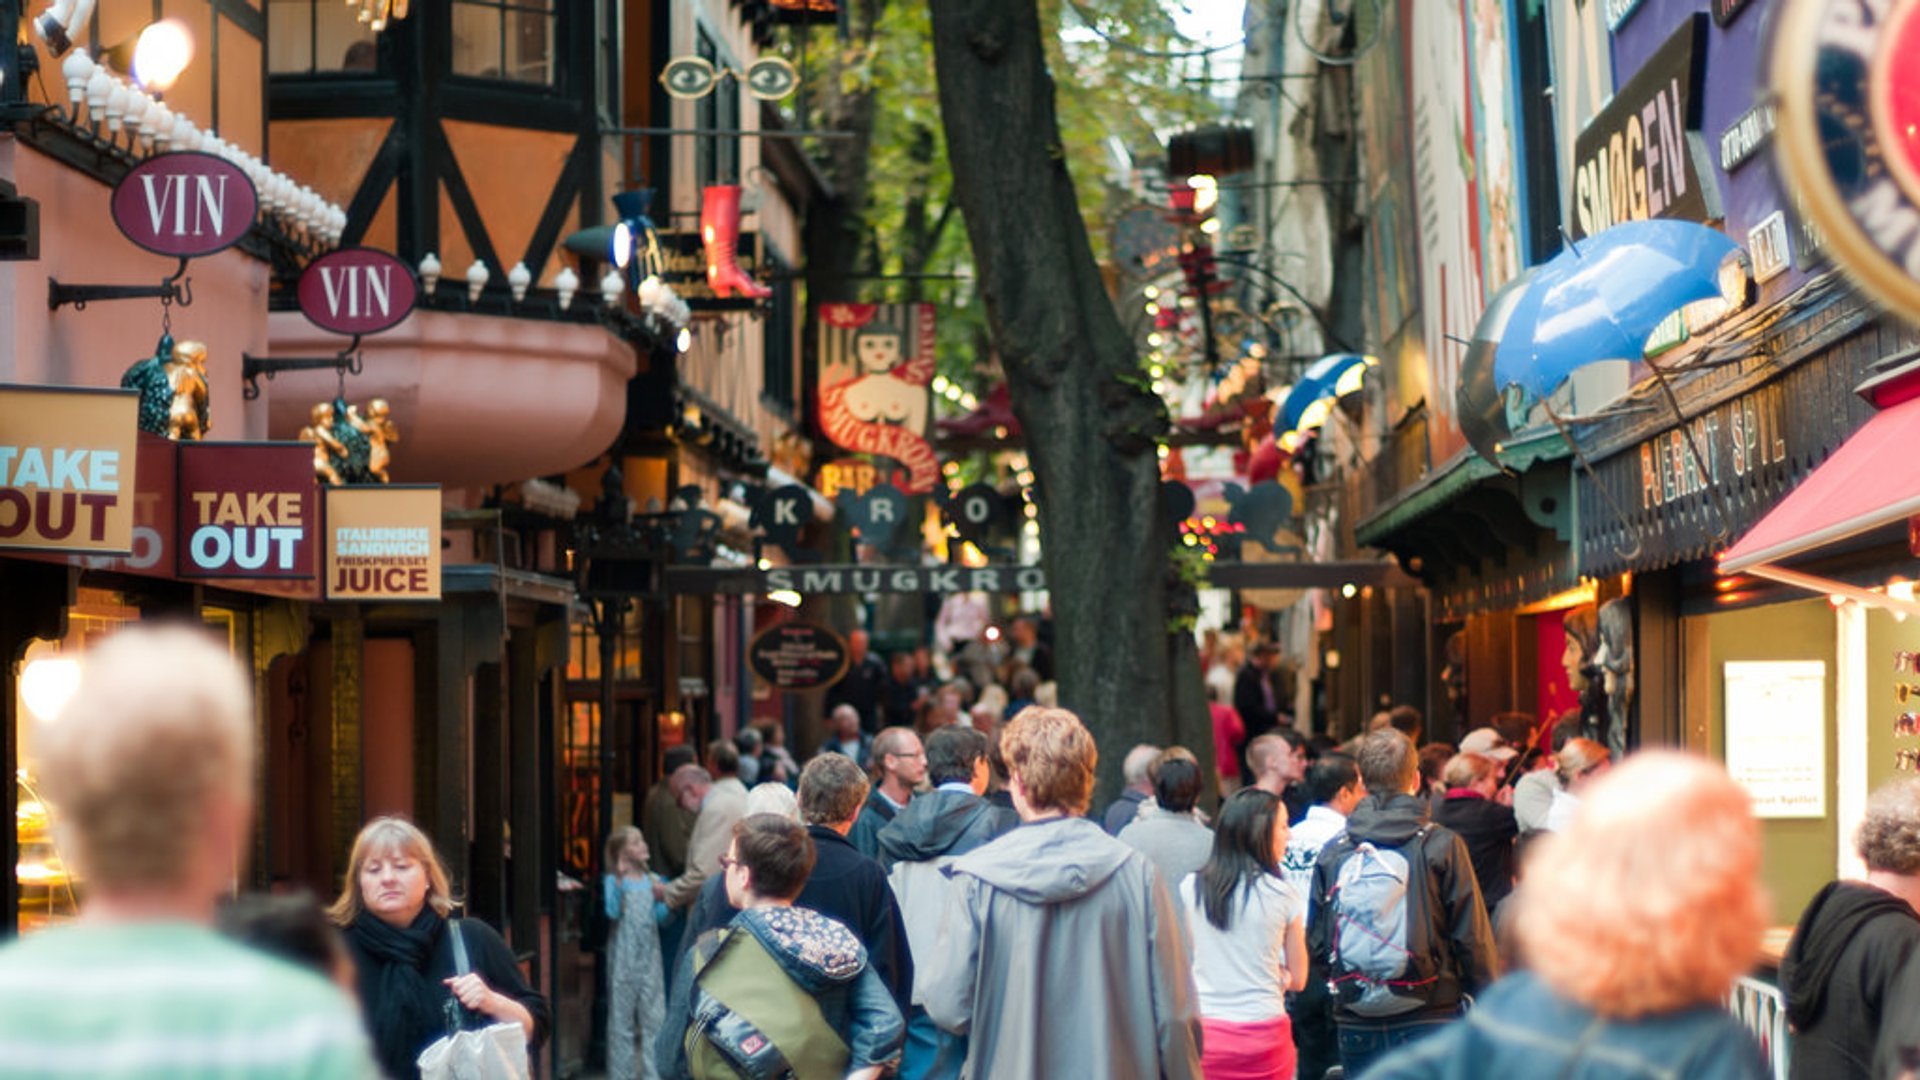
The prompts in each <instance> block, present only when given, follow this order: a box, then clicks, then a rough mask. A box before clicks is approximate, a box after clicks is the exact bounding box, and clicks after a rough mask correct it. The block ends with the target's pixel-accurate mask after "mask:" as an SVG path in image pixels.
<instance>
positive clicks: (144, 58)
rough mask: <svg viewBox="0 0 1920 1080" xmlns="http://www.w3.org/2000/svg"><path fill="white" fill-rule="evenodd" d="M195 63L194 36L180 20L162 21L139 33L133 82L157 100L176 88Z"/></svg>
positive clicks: (134, 50) (135, 50)
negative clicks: (174, 85)
mask: <svg viewBox="0 0 1920 1080" xmlns="http://www.w3.org/2000/svg"><path fill="white" fill-rule="evenodd" d="M192 62H193V35H192V34H190V33H188V32H187V24H186V23H183V22H181V21H180V20H179V19H161V20H160V21H159V22H157V23H153V24H152V25H150V26H148V27H147V28H146V29H145V30H142V31H140V40H139V41H138V42H137V43H135V45H134V46H133V80H134V81H135V82H137V83H139V84H140V87H141V89H143V90H145V91H147V92H148V93H149V94H152V95H154V96H155V97H158V96H160V95H161V94H164V93H166V92H167V91H168V90H171V89H173V84H174V82H175V80H177V79H179V78H180V73H181V72H183V71H185V70H187V65H188V64H190V63H192Z"/></svg>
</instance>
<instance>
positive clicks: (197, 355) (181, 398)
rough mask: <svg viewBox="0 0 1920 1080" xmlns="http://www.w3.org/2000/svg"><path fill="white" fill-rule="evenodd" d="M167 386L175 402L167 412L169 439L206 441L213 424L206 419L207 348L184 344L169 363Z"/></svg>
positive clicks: (196, 344) (175, 351)
mask: <svg viewBox="0 0 1920 1080" xmlns="http://www.w3.org/2000/svg"><path fill="white" fill-rule="evenodd" d="M166 372H167V386H168V388H169V389H171V390H172V391H173V401H172V403H171V404H170V405H169V406H168V408H167V438H169V439H176V440H178V439H188V440H197V439H204V438H206V437H207V432H208V431H210V430H212V428H213V423H212V421H211V419H210V418H209V417H208V416H207V346H206V344H205V343H204V342H199V341H182V342H180V343H178V344H176V345H175V346H174V347H173V358H172V359H171V360H169V361H167V364H166Z"/></svg>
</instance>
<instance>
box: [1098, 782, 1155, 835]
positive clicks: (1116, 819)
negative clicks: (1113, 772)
mask: <svg viewBox="0 0 1920 1080" xmlns="http://www.w3.org/2000/svg"><path fill="white" fill-rule="evenodd" d="M1146 801H1147V796H1146V793H1145V792H1140V791H1135V790H1133V789H1132V788H1128V789H1127V790H1125V791H1123V792H1121V793H1120V797H1119V798H1117V799H1115V800H1113V801H1112V802H1110V803H1108V804H1107V810H1106V813H1104V814H1101V815H1100V825H1101V827H1102V828H1104V829H1106V830H1107V835H1108V836H1119V835H1120V830H1121V829H1124V828H1126V827H1127V826H1129V825H1131V824H1133V819H1134V818H1137V817H1139V816H1140V804H1141V803H1143V802H1146Z"/></svg>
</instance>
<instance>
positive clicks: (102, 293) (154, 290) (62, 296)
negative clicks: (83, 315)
mask: <svg viewBox="0 0 1920 1080" xmlns="http://www.w3.org/2000/svg"><path fill="white" fill-rule="evenodd" d="M95 300H158V301H160V302H161V303H163V304H169V305H171V304H179V305H180V306H181V307H190V306H192V304H193V279H192V278H190V277H188V276H187V260H186V259H184V258H183V259H181V260H180V265H179V266H178V267H177V268H175V270H174V271H173V274H172V275H171V276H169V277H167V278H164V279H162V280H161V282H160V284H158V285H63V284H61V283H60V281H59V280H57V279H55V278H48V279H47V310H48V311H58V310H60V309H61V308H62V307H64V306H66V305H67V304H72V305H73V309H74V310H75V311H85V310H87V305H88V304H89V303H91V302H92V301H95Z"/></svg>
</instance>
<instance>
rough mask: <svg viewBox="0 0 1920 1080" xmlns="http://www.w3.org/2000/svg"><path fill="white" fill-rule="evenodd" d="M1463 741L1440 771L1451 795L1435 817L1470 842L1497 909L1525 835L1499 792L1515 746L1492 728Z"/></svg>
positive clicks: (1484, 888) (1477, 872)
mask: <svg viewBox="0 0 1920 1080" xmlns="http://www.w3.org/2000/svg"><path fill="white" fill-rule="evenodd" d="M1460 746H1461V751H1460V753H1458V754H1455V755H1454V756H1453V757H1452V758H1451V759H1450V760H1449V761H1448V762H1447V766H1446V769H1445V770H1443V771H1442V772H1441V774H1440V779H1441V781H1442V782H1443V783H1445V784H1446V786H1447V795H1446V798H1445V799H1444V800H1443V801H1442V802H1441V803H1440V805H1439V806H1438V807H1437V808H1436V809H1435V811H1434V815H1433V820H1434V821H1436V822H1438V823H1439V824H1441V825H1444V826H1446V827H1447V828H1449V829H1452V830H1453V831H1454V832H1456V833H1458V834H1459V835H1460V839H1462V840H1465V841H1466V842H1467V859H1468V861H1469V862H1471V863H1472V864H1473V876H1474V877H1475V878H1478V879H1479V881H1480V895H1481V897H1482V899H1483V900H1484V901H1485V902H1486V905H1487V907H1488V909H1489V910H1491V909H1492V907H1493V905H1495V904H1498V903H1499V902H1500V901H1501V900H1503V899H1505V898H1506V895H1507V894H1508V893H1509V892H1512V891H1513V838H1514V837H1515V836H1518V835H1519V834H1520V827H1519V825H1517V824H1516V823H1515V822H1514V818H1513V808H1512V807H1511V806H1505V805H1502V804H1501V802H1500V800H1499V793H1500V780H1501V776H1502V772H1503V769H1504V767H1505V766H1506V763H1507V762H1508V761H1509V760H1510V759H1512V757H1513V756H1514V750H1513V747H1511V746H1508V745H1506V743H1505V741H1504V740H1502V739H1501V738H1500V734H1499V732H1496V731H1494V730H1493V729H1492V728H1479V729H1477V730H1474V731H1470V732H1468V733H1467V737H1466V738H1464V739H1462V740H1460Z"/></svg>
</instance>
